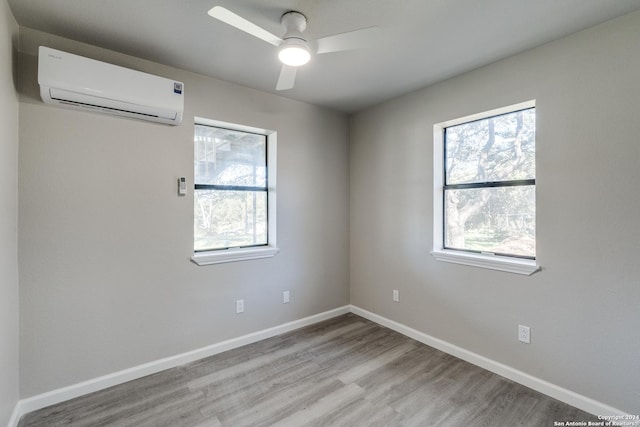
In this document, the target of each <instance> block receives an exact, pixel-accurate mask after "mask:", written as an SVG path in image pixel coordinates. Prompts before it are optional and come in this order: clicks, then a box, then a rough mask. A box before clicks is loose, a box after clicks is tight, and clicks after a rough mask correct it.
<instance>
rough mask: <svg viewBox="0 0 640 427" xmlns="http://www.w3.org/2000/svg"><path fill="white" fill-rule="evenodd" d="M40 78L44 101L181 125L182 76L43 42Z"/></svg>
mask: <svg viewBox="0 0 640 427" xmlns="http://www.w3.org/2000/svg"><path fill="white" fill-rule="evenodd" d="M38 84H39V85H40V96H41V97H42V100H43V101H44V103H45V104H52V105H57V106H60V107H65V108H73V109H82V110H88V111H94V112H98V113H107V114H115V115H118V116H125V117H133V118H136V119H142V120H150V121H154V122H160V123H167V124H171V125H178V124H180V122H181V121H182V113H183V111H184V85H183V84H182V83H181V82H178V81H175V80H171V79H166V78H164V77H158V76H154V75H151V74H147V73H142V72H140V71H134V70H130V69H128V68H123V67H119V66H116V65H112V64H107V63H105V62H100V61H95V60H93V59H89V58H84V57H82V56H78V55H73V54H70V53H67V52H62V51H59V50H55V49H51V48H48V47H44V46H40V50H39V55H38Z"/></svg>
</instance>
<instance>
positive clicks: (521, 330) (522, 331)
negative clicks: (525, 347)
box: [518, 325, 531, 344]
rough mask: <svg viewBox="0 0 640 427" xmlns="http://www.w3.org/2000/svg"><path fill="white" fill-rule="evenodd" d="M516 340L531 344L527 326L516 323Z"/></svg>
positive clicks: (529, 331) (529, 330)
mask: <svg viewBox="0 0 640 427" xmlns="http://www.w3.org/2000/svg"><path fill="white" fill-rule="evenodd" d="M518 340H520V341H521V342H523V343H525V344H531V329H529V327H528V326H523V325H518Z"/></svg>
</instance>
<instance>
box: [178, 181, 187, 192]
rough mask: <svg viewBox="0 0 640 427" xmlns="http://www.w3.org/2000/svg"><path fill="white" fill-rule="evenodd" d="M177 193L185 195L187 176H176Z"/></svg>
mask: <svg viewBox="0 0 640 427" xmlns="http://www.w3.org/2000/svg"><path fill="white" fill-rule="evenodd" d="M178 195H179V196H186V195H187V178H185V177H184V176H181V177H180V178H178Z"/></svg>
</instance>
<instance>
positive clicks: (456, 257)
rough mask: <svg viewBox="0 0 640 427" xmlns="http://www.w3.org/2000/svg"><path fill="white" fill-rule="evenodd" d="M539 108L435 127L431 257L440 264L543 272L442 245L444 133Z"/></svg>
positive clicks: (525, 263) (522, 262) (531, 263)
mask: <svg viewBox="0 0 640 427" xmlns="http://www.w3.org/2000/svg"><path fill="white" fill-rule="evenodd" d="M535 106H536V102H535V100H532V101H526V102H521V103H519V104H514V105H509V106H506V107H502V108H496V109H494V110H491V111H485V112H483V113H478V114H472V115H469V116H465V117H460V118H458V119H454V120H447V121H446V122H441V123H437V124H435V125H433V250H432V251H431V255H433V257H434V258H435V259H436V260H438V261H444V262H450V263H454V264H462V265H468V266H472V267H480V268H486V269H490V270H498V271H505V272H508V273H516V274H524V275H527V276H530V275H532V274H533V273H535V272H536V271H538V270H540V266H539V265H538V264H537V261H536V260H528V259H521V258H514V257H505V256H499V255H493V254H475V253H471V252H463V251H455V250H447V249H444V242H443V235H444V234H443V232H444V230H443V227H444V225H443V222H444V218H443V215H444V206H443V191H444V190H443V186H444V162H443V157H444V129H445V128H447V127H449V126H455V125H459V124H462V123H466V122H471V121H474V120H480V119H484V118H486V117H491V116H497V115H500V114H506V113H510V112H512V111H517V110H524V109H526V108H532V107H535Z"/></svg>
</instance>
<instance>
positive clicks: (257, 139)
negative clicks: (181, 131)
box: [194, 125, 267, 187]
mask: <svg viewBox="0 0 640 427" xmlns="http://www.w3.org/2000/svg"><path fill="white" fill-rule="evenodd" d="M194 142H195V150H194V152H195V157H194V161H195V165H194V166H195V167H194V170H195V183H196V184H211V185H246V186H257V187H266V185H267V137H266V136H265V135H257V134H254V133H247V132H240V131H234V130H229V129H222V128H216V127H211V126H202V125H196V126H195V135H194Z"/></svg>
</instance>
